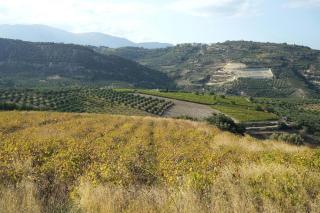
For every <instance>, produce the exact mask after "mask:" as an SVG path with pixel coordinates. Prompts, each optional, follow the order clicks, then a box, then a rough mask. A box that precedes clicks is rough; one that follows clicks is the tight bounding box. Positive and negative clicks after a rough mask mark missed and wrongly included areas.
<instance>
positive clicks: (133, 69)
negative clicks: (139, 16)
mask: <svg viewBox="0 0 320 213" xmlns="http://www.w3.org/2000/svg"><path fill="white" fill-rule="evenodd" d="M0 49H1V52H0V74H1V75H0V88H1V87H2V88H8V87H10V88H15V87H20V88H35V87H44V88H46V87H49V88H53V87H54V88H61V87H72V86H83V85H85V86H93V85H94V86H97V85H102V86H107V85H110V86H117V85H119V86H123V87H124V86H125V87H135V86H139V87H145V88H158V87H162V88H166V87H171V86H174V84H173V83H172V81H171V80H170V79H169V78H168V77H167V76H166V75H165V74H163V73H161V72H159V71H155V70H153V69H149V68H146V67H144V66H142V65H140V64H138V63H136V62H133V61H129V60H127V59H124V58H121V57H119V56H106V55H102V54H99V53H97V52H95V51H93V50H92V49H91V48H89V47H85V46H79V45H72V44H55V43H31V42H23V41H18V40H9V39H0Z"/></svg>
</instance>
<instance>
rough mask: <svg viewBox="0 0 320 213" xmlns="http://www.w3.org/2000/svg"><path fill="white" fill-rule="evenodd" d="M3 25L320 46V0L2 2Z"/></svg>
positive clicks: (149, 38) (139, 38)
mask: <svg viewBox="0 0 320 213" xmlns="http://www.w3.org/2000/svg"><path fill="white" fill-rule="evenodd" d="M0 24H45V25H50V26H54V27H58V28H62V29H65V30H68V31H72V32H89V31H90V32H92V31H95V32H103V33H107V34H112V35H117V36H122V37H126V38H128V39H131V40H133V41H137V42H141V41H161V42H171V43H184V42H206V43H211V42H217V41H225V40H254V41H271V42H288V43H296V44H303V45H308V46H311V47H313V48H317V49H320V0H157V1H156V0H0Z"/></svg>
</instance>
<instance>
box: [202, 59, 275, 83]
mask: <svg viewBox="0 0 320 213" xmlns="http://www.w3.org/2000/svg"><path fill="white" fill-rule="evenodd" d="M273 77H274V75H273V73H272V70H271V69H270V68H248V67H247V65H245V64H242V63H227V64H226V65H225V66H224V67H223V68H222V69H220V70H218V71H216V72H215V74H214V75H212V77H211V80H210V82H209V83H208V85H214V84H224V83H227V82H230V81H234V80H237V79H238V78H255V79H272V78H273Z"/></svg>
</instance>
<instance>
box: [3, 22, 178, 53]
mask: <svg viewBox="0 0 320 213" xmlns="http://www.w3.org/2000/svg"><path fill="white" fill-rule="evenodd" d="M0 37H2V38H7V39H18V40H23V41H30V42H55V43H65V44H79V45H90V46H106V47H111V48H119V47H127V46H132V47H143V48H148V49H155V48H165V47H169V46H173V45H172V44H169V43H160V42H143V43H135V42H133V41H130V40H128V39H126V38H121V37H117V36H112V35H108V34H104V33H99V32H87V33H72V32H68V31H65V30H61V29H58V28H54V27H50V26H46V25H0Z"/></svg>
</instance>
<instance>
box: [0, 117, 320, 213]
mask: <svg viewBox="0 0 320 213" xmlns="http://www.w3.org/2000/svg"><path fill="white" fill-rule="evenodd" d="M319 175H320V150H319V149H309V148H306V147H296V146H291V145H288V144H285V143H281V142H273V141H265V142H262V141H256V140H255V139H253V138H250V137H248V136H247V137H240V136H236V135H232V134H230V133H226V132H221V131H220V130H218V129H216V128H214V127H210V126H208V125H206V124H204V123H196V122H191V121H182V120H174V119H163V118H151V117H126V116H112V115H96V114H71V113H69V114H68V113H44V112H0V212H319V211H320V179H319Z"/></svg>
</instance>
